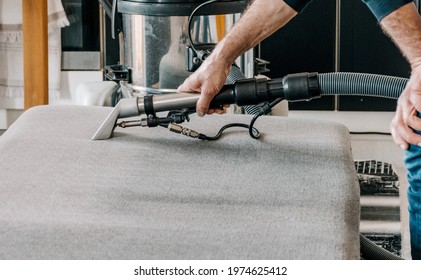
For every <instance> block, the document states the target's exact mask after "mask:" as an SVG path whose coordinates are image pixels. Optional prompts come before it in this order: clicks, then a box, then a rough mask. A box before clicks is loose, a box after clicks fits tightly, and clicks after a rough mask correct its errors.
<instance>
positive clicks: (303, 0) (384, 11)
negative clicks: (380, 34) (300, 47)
mask: <svg viewBox="0 0 421 280" xmlns="http://www.w3.org/2000/svg"><path fill="white" fill-rule="evenodd" d="M284 1H285V3H286V4H287V5H288V6H290V7H291V8H293V9H294V10H295V11H296V12H298V13H299V12H301V11H302V10H304V8H305V7H306V6H307V4H308V3H310V2H311V1H312V0H284ZM362 1H363V2H364V3H365V4H366V5H367V6H368V8H370V10H371V12H372V13H373V14H374V16H375V17H376V19H377V21H381V20H382V19H383V18H384V17H385V16H387V15H388V14H390V13H392V12H393V11H395V10H397V9H398V8H400V7H402V6H403V5H405V4H408V3H411V2H413V0H362Z"/></svg>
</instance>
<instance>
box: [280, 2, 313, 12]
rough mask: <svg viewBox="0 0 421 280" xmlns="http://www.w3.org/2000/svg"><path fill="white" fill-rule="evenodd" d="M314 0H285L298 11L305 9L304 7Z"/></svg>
mask: <svg viewBox="0 0 421 280" xmlns="http://www.w3.org/2000/svg"><path fill="white" fill-rule="evenodd" d="M311 1H312V0H284V2H285V3H286V4H287V5H288V6H290V7H291V8H292V9H294V11H296V12H297V13H299V12H301V11H302V10H304V8H305V7H306V6H307V4H308V3H310V2H311Z"/></svg>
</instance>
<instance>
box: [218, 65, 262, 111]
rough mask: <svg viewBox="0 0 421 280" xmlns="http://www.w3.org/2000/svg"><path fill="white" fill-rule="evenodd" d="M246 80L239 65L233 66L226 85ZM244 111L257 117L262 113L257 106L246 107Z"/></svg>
mask: <svg viewBox="0 0 421 280" xmlns="http://www.w3.org/2000/svg"><path fill="white" fill-rule="evenodd" d="M242 79H246V76H245V75H244V73H243V72H241V70H240V68H239V67H238V66H237V65H233V66H232V67H231V71H230V72H229V74H228V77H227V80H226V83H227V84H234V83H235V82H236V81H238V80H242ZM243 108H244V111H245V112H246V114H248V115H255V114H257V113H258V112H260V107H258V106H257V105H246V106H243Z"/></svg>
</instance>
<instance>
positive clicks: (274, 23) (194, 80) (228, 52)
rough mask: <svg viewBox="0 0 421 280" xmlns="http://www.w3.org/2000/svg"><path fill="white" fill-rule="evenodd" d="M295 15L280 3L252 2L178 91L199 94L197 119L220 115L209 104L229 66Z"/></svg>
mask: <svg viewBox="0 0 421 280" xmlns="http://www.w3.org/2000/svg"><path fill="white" fill-rule="evenodd" d="M296 14H297V12H296V11H295V10H293V9H292V8H291V7H290V6H288V5H287V4H286V3H285V2H284V1H283V0H272V1H266V0H254V1H252V2H251V4H250V6H249V7H248V9H247V11H246V12H245V13H244V14H243V16H242V17H241V19H240V20H239V21H238V22H237V23H236V24H235V25H234V27H233V28H232V29H231V31H230V32H228V34H226V36H225V37H224V38H223V39H222V40H221V41H220V42H219V43H218V44H217V45H216V47H215V49H214V50H213V51H212V54H211V55H210V56H209V57H208V58H206V60H205V61H204V62H203V64H202V65H201V66H200V67H199V69H198V70H196V72H194V73H193V74H192V75H191V76H190V77H189V78H187V79H186V81H184V83H183V84H182V85H181V86H180V87H179V88H178V91H185V92H200V93H201V96H200V98H199V100H198V102H197V107H196V112H197V114H198V115H199V116H203V115H205V114H206V113H208V114H211V113H222V112H223V110H215V109H211V110H209V104H210V102H211V100H212V99H213V97H214V96H215V95H216V94H217V93H218V92H219V91H220V90H221V88H222V86H223V85H224V84H225V80H226V78H227V77H228V73H229V70H230V69H231V65H232V64H233V63H234V61H235V60H236V59H237V57H239V56H240V55H242V54H243V53H245V52H246V51H247V50H249V49H251V48H253V47H254V46H256V45H257V44H258V43H259V42H260V41H262V40H263V39H264V38H267V37H268V36H269V35H271V34H272V33H273V32H275V31H276V30H278V29H279V28H281V27H282V26H284V25H285V24H286V23H287V22H288V21H289V20H290V19H292V18H293V17H294V16H295V15H296Z"/></svg>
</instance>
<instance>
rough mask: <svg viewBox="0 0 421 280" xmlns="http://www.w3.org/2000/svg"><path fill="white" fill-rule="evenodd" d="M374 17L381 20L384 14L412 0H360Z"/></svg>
mask: <svg viewBox="0 0 421 280" xmlns="http://www.w3.org/2000/svg"><path fill="white" fill-rule="evenodd" d="M362 1H363V2H364V3H365V4H366V5H367V6H368V7H369V8H370V10H371V12H372V13H373V14H374V16H375V17H376V19H377V21H381V20H382V19H383V18H384V17H385V16H387V15H388V14H390V13H392V12H393V11H395V10H397V9H398V8H400V7H402V6H403V5H405V4H408V3H411V2H413V0H362Z"/></svg>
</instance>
